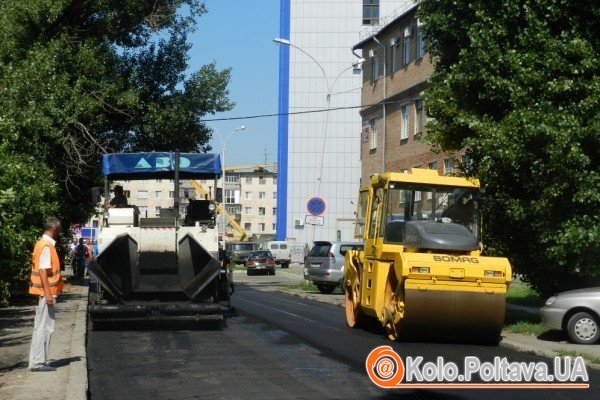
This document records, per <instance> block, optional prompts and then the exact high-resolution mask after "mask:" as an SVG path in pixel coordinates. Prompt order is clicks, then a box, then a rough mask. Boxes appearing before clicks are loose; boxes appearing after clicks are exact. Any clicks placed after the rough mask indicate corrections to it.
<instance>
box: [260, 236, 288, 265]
mask: <svg viewBox="0 0 600 400" xmlns="http://www.w3.org/2000/svg"><path fill="white" fill-rule="evenodd" d="M266 249H267V250H269V251H270V252H271V254H273V257H274V258H275V262H276V263H277V264H281V268H289V267H290V262H292V248H291V246H290V244H289V243H288V242H284V241H275V242H267V245H266Z"/></svg>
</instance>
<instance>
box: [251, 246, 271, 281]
mask: <svg viewBox="0 0 600 400" xmlns="http://www.w3.org/2000/svg"><path fill="white" fill-rule="evenodd" d="M255 272H266V273H267V275H275V258H274V257H273V254H271V252H270V251H265V250H260V251H253V252H251V253H250V254H249V255H248V260H247V261H246V274H247V275H252V274H253V273H255Z"/></svg>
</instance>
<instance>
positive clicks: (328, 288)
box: [317, 283, 335, 294]
mask: <svg viewBox="0 0 600 400" xmlns="http://www.w3.org/2000/svg"><path fill="white" fill-rule="evenodd" d="M317 289H319V292H321V293H323V294H331V293H333V291H334V290H335V286H333V285H323V284H320V283H317Z"/></svg>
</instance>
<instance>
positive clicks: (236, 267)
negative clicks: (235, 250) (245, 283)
mask: <svg viewBox="0 0 600 400" xmlns="http://www.w3.org/2000/svg"><path fill="white" fill-rule="evenodd" d="M230 268H231V270H232V271H245V270H246V266H245V265H236V266H234V267H230Z"/></svg>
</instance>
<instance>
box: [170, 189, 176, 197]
mask: <svg viewBox="0 0 600 400" xmlns="http://www.w3.org/2000/svg"><path fill="white" fill-rule="evenodd" d="M169 198H170V199H173V198H175V191H174V190H170V191H169Z"/></svg>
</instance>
